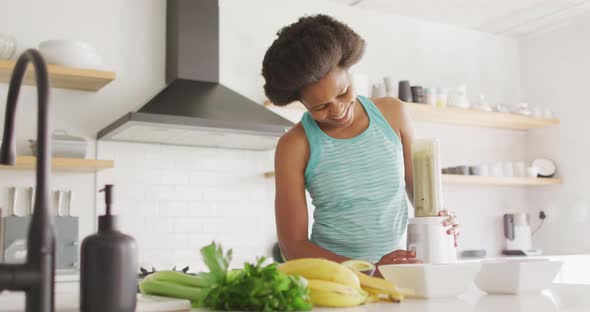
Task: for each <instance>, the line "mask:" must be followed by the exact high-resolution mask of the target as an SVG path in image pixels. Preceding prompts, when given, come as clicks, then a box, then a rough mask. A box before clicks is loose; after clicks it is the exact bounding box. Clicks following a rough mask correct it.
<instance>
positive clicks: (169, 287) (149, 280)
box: [139, 271, 206, 303]
mask: <svg viewBox="0 0 590 312" xmlns="http://www.w3.org/2000/svg"><path fill="white" fill-rule="evenodd" d="M204 280H205V279H203V278H201V277H193V276H190V275H186V274H184V273H180V272H174V271H159V272H156V273H154V274H151V275H148V276H147V277H146V278H144V279H143V280H142V281H141V284H140V285H139V289H140V290H141V293H142V294H146V295H154V296H163V297H172V298H179V299H188V300H190V301H191V302H193V303H197V302H198V301H199V300H200V298H201V296H200V295H201V287H202V286H195V285H204V284H206V283H203V281H204Z"/></svg>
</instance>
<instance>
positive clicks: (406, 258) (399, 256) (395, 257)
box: [373, 249, 422, 278]
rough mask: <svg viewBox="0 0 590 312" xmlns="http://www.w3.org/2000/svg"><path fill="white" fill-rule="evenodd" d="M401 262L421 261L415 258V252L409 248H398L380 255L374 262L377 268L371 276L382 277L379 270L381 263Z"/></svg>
mask: <svg viewBox="0 0 590 312" xmlns="http://www.w3.org/2000/svg"><path fill="white" fill-rule="evenodd" d="M403 263H422V261H420V260H418V259H416V252H415V251H410V250H402V249H398V250H396V251H393V252H390V253H388V254H386V255H385V256H383V257H381V260H379V262H377V263H375V265H376V266H377V269H376V270H375V272H374V273H373V276H375V277H379V278H383V275H381V272H379V266H380V265H383V264H403Z"/></svg>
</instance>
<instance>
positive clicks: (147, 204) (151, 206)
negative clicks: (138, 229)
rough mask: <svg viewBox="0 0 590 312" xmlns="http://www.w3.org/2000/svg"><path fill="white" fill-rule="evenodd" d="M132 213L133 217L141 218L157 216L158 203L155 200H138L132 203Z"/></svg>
mask: <svg viewBox="0 0 590 312" xmlns="http://www.w3.org/2000/svg"><path fill="white" fill-rule="evenodd" d="M133 212H134V214H135V215H140V216H143V217H155V216H158V202H157V201H155V200H138V201H136V202H134V203H133Z"/></svg>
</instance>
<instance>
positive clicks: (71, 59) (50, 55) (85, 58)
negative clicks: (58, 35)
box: [39, 39, 102, 69]
mask: <svg viewBox="0 0 590 312" xmlns="http://www.w3.org/2000/svg"><path fill="white" fill-rule="evenodd" d="M39 51H40V52H41V54H42V55H43V57H44V58H45V60H46V61H47V63H49V64H55V65H61V66H67V67H75V68H89V69H94V68H98V67H100V66H101V64H102V59H101V57H100V56H99V55H98V54H97V52H96V48H94V47H93V46H92V45H90V44H88V43H86V42H83V41H77V40H67V39H55V40H46V41H43V42H41V43H40V44H39Z"/></svg>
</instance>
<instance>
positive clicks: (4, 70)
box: [0, 60, 115, 91]
mask: <svg viewBox="0 0 590 312" xmlns="http://www.w3.org/2000/svg"><path fill="white" fill-rule="evenodd" d="M15 63H16V62H15V61H7V60H0V82H2V83H8V82H9V81H10V77H11V75H12V70H13V68H14V65H15ZM47 70H48V71H49V83H50V84H51V87H52V88H62V89H72V90H84V91H98V90H100V89H102V87H104V86H106V85H107V84H109V83H110V82H111V81H113V80H114V79H115V73H114V72H110V71H102V70H94V69H80V68H71V67H64V66H58V65H51V64H47ZM34 78H35V74H34V70H33V67H32V66H30V65H29V68H27V74H26V75H25V79H24V83H25V84H27V85H34V84H35V79H34Z"/></svg>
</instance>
